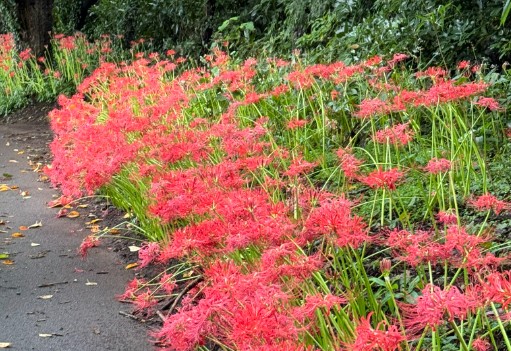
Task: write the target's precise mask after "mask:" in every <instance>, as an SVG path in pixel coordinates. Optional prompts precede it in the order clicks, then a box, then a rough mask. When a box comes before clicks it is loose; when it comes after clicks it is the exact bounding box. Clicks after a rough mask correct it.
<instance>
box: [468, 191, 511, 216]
mask: <svg viewBox="0 0 511 351" xmlns="http://www.w3.org/2000/svg"><path fill="white" fill-rule="evenodd" d="M468 204H469V205H471V206H472V207H474V208H475V209H476V210H478V211H491V210H492V211H493V212H495V214H497V215H498V214H499V213H500V212H502V211H503V210H507V209H509V204H508V203H507V202H505V201H502V200H499V199H497V198H496V197H495V196H493V195H491V194H484V195H481V196H479V197H477V198H476V199H472V200H469V201H468Z"/></svg>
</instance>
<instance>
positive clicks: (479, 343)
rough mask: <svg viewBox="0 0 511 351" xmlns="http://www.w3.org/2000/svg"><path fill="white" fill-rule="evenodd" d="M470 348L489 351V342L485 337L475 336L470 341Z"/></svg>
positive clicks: (475, 350)
mask: <svg viewBox="0 0 511 351" xmlns="http://www.w3.org/2000/svg"><path fill="white" fill-rule="evenodd" d="M472 348H473V349H474V351H490V350H491V344H490V343H489V342H488V340H486V339H482V338H475V339H474V341H473V342H472Z"/></svg>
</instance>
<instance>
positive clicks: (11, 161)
mask: <svg viewBox="0 0 511 351" xmlns="http://www.w3.org/2000/svg"><path fill="white" fill-rule="evenodd" d="M9 162H10V163H18V161H16V160H9Z"/></svg>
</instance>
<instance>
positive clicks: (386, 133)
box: [374, 122, 414, 146]
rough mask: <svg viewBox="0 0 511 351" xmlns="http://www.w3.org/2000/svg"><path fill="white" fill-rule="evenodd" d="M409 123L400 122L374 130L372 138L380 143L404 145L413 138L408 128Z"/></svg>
mask: <svg viewBox="0 0 511 351" xmlns="http://www.w3.org/2000/svg"><path fill="white" fill-rule="evenodd" d="M409 126H410V123H409V122H407V123H400V124H396V125H394V126H392V127H388V128H385V129H382V130H378V131H376V134H375V135H374V140H375V141H376V142H378V143H380V144H385V143H390V144H394V145H400V146H404V145H406V144H408V143H409V142H410V141H412V140H413V134H414V133H413V131H412V130H410V129H409Z"/></svg>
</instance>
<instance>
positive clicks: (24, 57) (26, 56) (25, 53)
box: [20, 48, 32, 61]
mask: <svg viewBox="0 0 511 351" xmlns="http://www.w3.org/2000/svg"><path fill="white" fill-rule="evenodd" d="M31 52H32V49H30V48H28V49H25V50H23V51H22V52H20V59H21V60H22V61H27V60H28V59H29V58H30V57H31V56H32V54H31Z"/></svg>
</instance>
